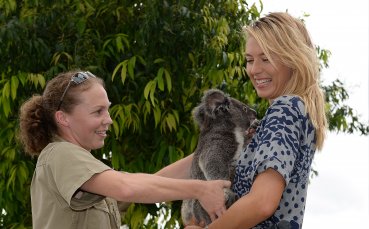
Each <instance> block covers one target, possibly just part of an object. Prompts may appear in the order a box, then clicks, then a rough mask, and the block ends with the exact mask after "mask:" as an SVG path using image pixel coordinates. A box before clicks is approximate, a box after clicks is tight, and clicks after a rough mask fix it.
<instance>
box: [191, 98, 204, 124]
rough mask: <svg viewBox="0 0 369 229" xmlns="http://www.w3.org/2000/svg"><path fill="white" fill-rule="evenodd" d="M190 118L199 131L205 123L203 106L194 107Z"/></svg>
mask: <svg viewBox="0 0 369 229" xmlns="http://www.w3.org/2000/svg"><path fill="white" fill-rule="evenodd" d="M192 116H193V118H194V120H195V122H196V123H197V125H199V127H200V129H202V128H203V126H204V123H205V108H204V105H203V104H200V105H199V106H197V107H195V108H194V109H193V111H192Z"/></svg>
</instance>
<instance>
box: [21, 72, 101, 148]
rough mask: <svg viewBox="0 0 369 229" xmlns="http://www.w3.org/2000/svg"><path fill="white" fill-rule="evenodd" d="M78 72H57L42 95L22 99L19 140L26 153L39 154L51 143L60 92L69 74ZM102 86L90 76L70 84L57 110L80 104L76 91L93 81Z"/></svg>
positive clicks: (55, 126) (78, 91) (65, 110)
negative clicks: (79, 82) (83, 80)
mask: <svg viewBox="0 0 369 229" xmlns="http://www.w3.org/2000/svg"><path fill="white" fill-rule="evenodd" d="M77 72H80V71H70V72H64V73H60V74H59V75H57V76H56V77H54V78H53V79H51V80H50V81H49V82H48V83H47V84H46V88H45V90H44V92H43V94H42V96H41V95H34V96H32V97H31V98H29V99H28V100H27V101H25V102H24V103H23V104H22V106H21V108H20V114H19V117H20V120H19V121H20V123H19V126H20V132H19V139H20V141H21V143H22V144H23V146H24V150H25V151H26V153H29V154H31V155H39V154H40V152H41V150H42V149H43V148H45V147H46V146H47V144H49V143H50V142H52V139H53V136H54V135H55V134H56V133H57V130H58V129H57V125H56V123H55V119H54V115H55V112H56V111H57V109H58V105H59V103H60V99H61V97H62V94H63V92H64V91H65V89H66V88H67V85H68V83H69V82H70V80H71V78H72V76H74V75H75V74H76V73H77ZM95 83H99V84H101V85H103V86H104V83H103V81H102V79H100V78H98V77H90V78H88V80H86V81H85V82H83V83H81V84H74V83H71V84H70V87H69V88H68V90H67V92H66V94H65V96H64V98H63V103H62V104H61V107H60V110H63V111H64V112H67V113H69V112H71V111H72V110H73V108H74V107H75V106H76V105H78V104H79V103H80V100H79V98H80V97H79V94H80V93H81V92H83V91H86V90H88V89H89V88H90V87H91V86H92V85H93V84H95Z"/></svg>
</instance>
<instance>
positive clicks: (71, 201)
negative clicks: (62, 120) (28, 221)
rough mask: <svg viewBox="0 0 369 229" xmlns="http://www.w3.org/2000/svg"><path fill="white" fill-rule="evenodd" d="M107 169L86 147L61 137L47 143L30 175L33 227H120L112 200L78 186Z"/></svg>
mask: <svg viewBox="0 0 369 229" xmlns="http://www.w3.org/2000/svg"><path fill="white" fill-rule="evenodd" d="M109 169H111V168H110V167H108V166H106V165H105V164H104V163H102V162H101V161H99V160H97V159H96V158H95V157H94V156H93V155H92V154H91V153H90V152H88V151H87V150H85V149H83V148H81V147H79V146H77V145H74V144H72V143H69V142H65V141H63V140H62V139H60V138H58V139H57V141H56V142H53V143H50V144H49V145H47V146H46V147H45V149H44V150H42V152H41V154H40V156H39V158H38V161H37V165H36V169H35V172H34V174H33V178H32V184H31V203H32V220H33V229H40V228H42V229H44V228H51V229H58V228H63V229H83V228H88V229H94V228H96V229H97V228H98V229H101V228H112V229H117V228H119V227H120V224H121V219H120V213H119V210H118V206H117V202H116V201H115V200H113V199H111V198H108V197H105V196H100V195H97V194H93V193H88V192H85V191H82V190H80V189H79V188H80V187H81V185H82V184H83V183H85V182H86V181H87V180H89V179H90V178H91V177H92V176H93V175H94V174H97V173H101V172H103V171H106V170H109Z"/></svg>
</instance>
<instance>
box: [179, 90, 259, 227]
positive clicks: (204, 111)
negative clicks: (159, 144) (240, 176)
mask: <svg viewBox="0 0 369 229" xmlns="http://www.w3.org/2000/svg"><path fill="white" fill-rule="evenodd" d="M193 117H194V120H195V122H196V123H197V124H198V125H199V127H200V136H199V140H198V144H197V148H196V150H195V152H194V157H193V162H192V166H191V178H193V179H201V180H230V181H231V182H232V180H233V175H234V169H235V162H236V160H237V159H238V157H239V155H240V152H241V151H242V149H243V147H245V145H246V144H247V140H248V139H246V135H245V132H246V130H247V129H248V128H250V126H251V125H257V124H255V123H257V121H256V112H255V111H254V110H252V109H251V108H250V107H248V106H247V105H246V104H244V103H242V102H240V101H238V100H236V99H234V98H231V97H229V96H228V95H225V94H224V93H223V92H222V91H220V90H217V89H211V90H208V91H207V92H206V93H205V95H204V96H203V98H202V101H201V103H200V104H199V105H198V106H197V107H196V108H195V109H194V111H193ZM253 122H254V123H253ZM253 128H254V127H253ZM255 128H256V127H255ZM224 194H225V198H226V206H227V208H228V207H229V206H230V205H231V204H233V203H234V201H236V195H235V194H234V193H233V192H232V191H231V189H225V192H224ZM181 214H182V220H183V223H184V225H189V224H194V223H195V224H198V223H200V222H205V223H206V225H208V224H209V223H211V220H210V217H209V215H208V214H207V213H206V211H205V210H204V209H203V208H202V206H201V205H200V203H199V201H198V200H193V199H191V200H184V201H183V203H182V210H181Z"/></svg>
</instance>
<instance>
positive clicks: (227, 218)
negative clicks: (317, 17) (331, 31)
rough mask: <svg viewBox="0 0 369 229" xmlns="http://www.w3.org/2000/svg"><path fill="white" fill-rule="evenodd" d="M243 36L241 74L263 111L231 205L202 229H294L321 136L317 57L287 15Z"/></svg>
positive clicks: (245, 153) (244, 156) (257, 23)
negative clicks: (262, 104) (265, 103)
mask: <svg viewBox="0 0 369 229" xmlns="http://www.w3.org/2000/svg"><path fill="white" fill-rule="evenodd" d="M245 34H246V71H247V74H248V76H249V77H250V80H251V82H252V84H253V86H254V88H255V90H256V92H257V94H258V96H259V97H261V98H265V99H267V100H269V102H270V107H269V108H268V110H267V111H266V113H265V116H264V117H263V119H262V120H261V123H260V126H259V127H258V128H257V130H256V132H255V135H254V137H253V139H252V141H251V143H250V144H249V145H248V146H247V148H246V149H244V151H243V153H242V154H241V155H240V158H239V159H238V162H237V168H236V174H235V179H234V183H233V185H232V187H233V190H234V191H235V193H236V194H237V195H238V197H239V199H238V200H237V201H236V202H235V203H234V204H233V205H232V206H231V207H230V208H229V209H228V210H227V211H226V212H225V213H224V214H223V215H222V216H221V217H220V218H218V219H217V220H215V221H213V222H212V223H211V224H209V225H207V226H206V227H205V228H209V229H223V228H227V229H232V228H235V229H236V228H237V229H240V228H242V229H246V228H293V229H295V228H301V227H302V222H303V217H304V210H305V204H306V196H307V186H308V182H309V173H310V169H311V163H312V160H313V157H314V154H315V151H316V149H318V150H321V149H322V147H323V143H324V139H325V132H326V128H327V120H326V116H325V111H324V94H323V92H322V89H321V88H320V86H319V62H318V58H317V54H316V51H315V48H314V45H313V43H312V42H311V39H310V36H309V33H308V31H307V30H306V28H305V25H304V24H303V22H302V21H301V20H299V19H296V18H294V17H292V16H291V15H289V14H288V13H278V12H276V13H270V14H268V15H266V16H264V17H262V18H260V19H259V20H257V21H255V22H253V23H252V24H251V25H249V26H248V27H246V28H245ZM186 228H187V229H195V228H200V227H199V226H187V227H186Z"/></svg>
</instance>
